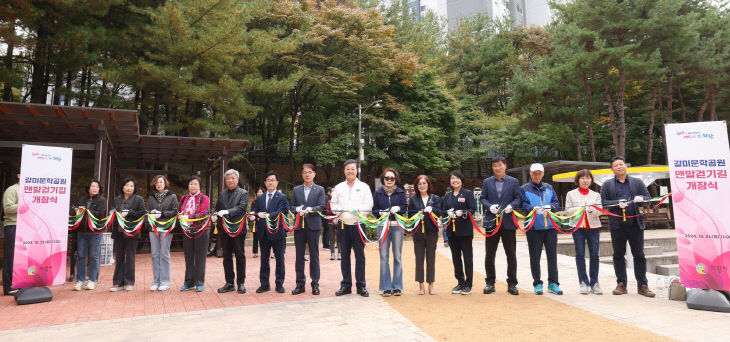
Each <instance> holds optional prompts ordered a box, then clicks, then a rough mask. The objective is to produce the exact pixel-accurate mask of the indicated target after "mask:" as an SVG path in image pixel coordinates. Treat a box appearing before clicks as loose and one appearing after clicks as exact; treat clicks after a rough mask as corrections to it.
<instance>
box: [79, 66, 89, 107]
mask: <svg viewBox="0 0 730 342" xmlns="http://www.w3.org/2000/svg"><path fill="white" fill-rule="evenodd" d="M86 77H87V75H86V68H83V67H82V68H81V83H80V84H79V96H78V97H79V102H78V105H79V106H83V105H84V101H85V99H86V93H85V91H86Z"/></svg>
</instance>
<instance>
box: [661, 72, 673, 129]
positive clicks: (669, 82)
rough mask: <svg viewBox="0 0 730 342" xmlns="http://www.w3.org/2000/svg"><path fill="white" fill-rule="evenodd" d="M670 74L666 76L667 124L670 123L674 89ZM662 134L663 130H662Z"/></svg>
mask: <svg viewBox="0 0 730 342" xmlns="http://www.w3.org/2000/svg"><path fill="white" fill-rule="evenodd" d="M672 80H673V77H672V73H671V72H669V74H667V123H672V102H673V101H674V99H673V95H674V89H672V85H673V84H672ZM662 132H664V129H662Z"/></svg>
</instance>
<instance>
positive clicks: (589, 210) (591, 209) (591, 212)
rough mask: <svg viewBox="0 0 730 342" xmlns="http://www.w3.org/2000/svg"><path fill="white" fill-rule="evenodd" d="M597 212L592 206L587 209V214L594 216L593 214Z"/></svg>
mask: <svg viewBox="0 0 730 342" xmlns="http://www.w3.org/2000/svg"><path fill="white" fill-rule="evenodd" d="M594 211H596V209H593V206H592V205H589V206H587V207H586V212H587V213H589V214H593V212H594Z"/></svg>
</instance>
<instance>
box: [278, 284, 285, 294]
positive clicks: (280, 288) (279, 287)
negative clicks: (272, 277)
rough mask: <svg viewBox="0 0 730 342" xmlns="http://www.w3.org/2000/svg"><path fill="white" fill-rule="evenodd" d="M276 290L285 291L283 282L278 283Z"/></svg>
mask: <svg viewBox="0 0 730 342" xmlns="http://www.w3.org/2000/svg"><path fill="white" fill-rule="evenodd" d="M276 292H278V293H284V286H283V285H281V284H276Z"/></svg>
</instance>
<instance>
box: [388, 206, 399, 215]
mask: <svg viewBox="0 0 730 342" xmlns="http://www.w3.org/2000/svg"><path fill="white" fill-rule="evenodd" d="M399 211H400V207H399V206H397V205H396V206H395V207H390V213H391V214H395V213H397V212H399Z"/></svg>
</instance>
